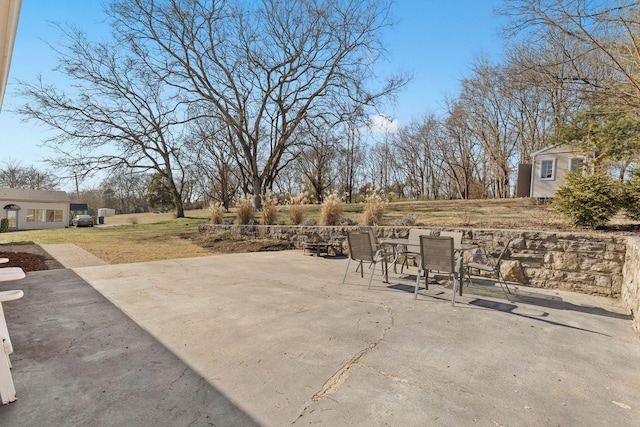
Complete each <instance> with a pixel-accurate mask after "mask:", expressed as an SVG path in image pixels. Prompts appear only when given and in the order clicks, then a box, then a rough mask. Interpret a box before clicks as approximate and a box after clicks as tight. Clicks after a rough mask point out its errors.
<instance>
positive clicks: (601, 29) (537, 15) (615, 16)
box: [500, 0, 640, 108]
mask: <svg viewBox="0 0 640 427" xmlns="http://www.w3.org/2000/svg"><path fill="white" fill-rule="evenodd" d="M500 13H502V14H503V15H505V16H508V17H510V18H511V20H510V22H509V25H508V26H507V27H506V28H505V31H506V34H507V35H508V36H516V35H523V36H524V37H526V38H527V40H528V42H530V43H536V40H542V38H541V37H540V36H541V35H544V41H545V44H546V46H547V49H549V48H550V49H553V50H555V51H557V52H562V53H563V57H562V58H560V57H558V58H557V59H559V60H560V62H553V63H547V64H546V65H547V66H551V67H555V68H557V66H558V64H560V63H561V64H562V65H563V66H564V68H565V71H566V73H564V74H563V75H562V76H561V77H562V79H563V80H564V82H565V84H569V85H571V86H572V88H573V89H574V90H576V91H580V92H582V93H586V94H589V96H591V97H593V96H604V97H605V98H607V99H609V100H610V101H609V102H613V103H616V104H619V105H626V106H632V107H634V108H638V107H640V77H639V76H640V74H638V69H639V68H640V45H639V42H640V39H639V38H638V34H640V2H638V1H629V2H606V1H605V2H594V1H589V0H505V4H504V7H503V8H501V9H500ZM550 34H553V35H555V37H553V38H550V37H548V35H550ZM537 46H539V47H542V46H541V45H539V44H538V45H537ZM566 46H570V47H571V48H570V49H567V48H566Z"/></svg>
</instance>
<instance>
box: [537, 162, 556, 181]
mask: <svg viewBox="0 0 640 427" xmlns="http://www.w3.org/2000/svg"><path fill="white" fill-rule="evenodd" d="M554 164H555V160H543V161H541V162H540V179H553V166H554Z"/></svg>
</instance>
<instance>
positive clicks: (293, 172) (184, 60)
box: [17, 0, 640, 216]
mask: <svg viewBox="0 0 640 427" xmlns="http://www.w3.org/2000/svg"><path fill="white" fill-rule="evenodd" d="M105 13H106V16H107V17H108V19H109V21H110V23H111V24H112V28H113V32H112V37H111V39H109V40H107V41H100V42H97V41H92V40H90V39H88V37H87V35H86V34H84V33H83V32H81V31H79V30H77V29H74V28H71V27H63V26H59V27H58V29H59V30H60V32H61V34H62V35H63V40H64V41H65V42H63V43H62V44H60V45H57V46H56V47H55V48H54V49H55V50H56V52H57V55H58V58H59V65H58V67H57V69H58V70H59V71H60V72H61V73H63V74H64V75H65V76H66V77H68V79H69V81H72V82H73V85H70V86H69V87H68V88H64V89H63V88H60V87H55V86H53V85H50V84H47V83H46V82H44V81H42V79H38V80H36V81H22V82H20V88H21V89H20V95H21V96H23V97H24V98H26V99H27V100H29V102H27V103H25V104H24V105H22V106H20V107H19V108H17V111H18V112H19V113H20V114H22V115H23V116H24V117H25V118H26V119H27V120H35V121H39V122H42V123H45V124H46V125H48V126H50V127H51V128H53V129H55V130H57V133H56V135H55V136H54V137H52V138H50V139H49V140H47V141H46V143H47V144H48V145H50V146H51V147H53V148H55V149H57V150H58V152H59V154H60V156H59V157H57V158H55V159H51V164H52V165H53V166H55V167H56V168H57V169H63V170H67V171H76V172H77V171H80V173H81V174H83V175H84V174H90V173H94V172H96V171H104V170H109V171H111V172H112V173H111V176H112V180H113V181H114V182H112V183H111V184H110V185H109V188H113V189H114V193H117V192H119V191H125V190H124V189H125V188H126V187H127V182H126V181H127V180H129V181H131V182H135V179H134V178H132V177H135V176H144V177H147V178H148V179H149V180H148V181H146V183H147V184H146V185H150V184H151V183H152V182H153V183H154V185H155V186H156V187H155V188H158V189H163V191H164V192H165V194H168V195H169V198H170V199H171V200H170V201H171V203H172V204H173V206H175V207H176V209H177V213H178V216H183V215H184V206H185V203H191V202H194V201H196V200H199V201H201V202H205V203H206V202H208V201H216V202H219V203H220V204H222V205H223V206H224V207H227V208H228V207H231V206H232V204H233V201H234V200H235V199H236V198H237V197H238V196H241V195H255V196H257V197H256V204H257V205H258V206H257V207H259V205H260V196H261V195H264V194H266V193H267V192H273V193H282V194H296V193H300V192H305V191H306V192H308V193H309V194H310V196H311V197H312V199H313V200H314V201H316V202H321V201H322V200H323V197H325V195H326V194H328V193H337V194H339V195H340V196H341V197H343V199H344V200H345V201H347V202H354V201H357V200H358V197H360V196H361V195H362V194H364V193H365V192H366V190H367V189H370V188H381V189H384V190H385V192H386V193H387V194H392V195H394V197H398V198H406V199H413V200H421V199H441V198H460V199H468V198H505V197H511V196H512V195H513V191H514V186H515V184H516V183H515V173H516V170H517V165H518V164H520V163H528V162H530V161H531V155H532V153H534V152H535V151H537V150H539V149H541V148H543V147H545V146H548V145H551V144H554V143H559V142H565V141H576V142H578V143H580V144H581V145H582V146H583V147H584V149H585V152H586V151H592V150H594V149H597V151H598V153H600V159H599V160H600V161H601V163H602V164H603V165H606V167H609V168H610V167H615V168H617V169H616V170H617V171H618V173H619V176H620V177H621V178H624V177H625V176H626V175H627V173H628V172H629V171H630V170H632V169H633V168H634V167H635V164H636V161H637V153H638V137H637V135H638V132H637V130H638V129H639V126H638V124H639V123H640V122H639V120H638V114H637V111H638V107H639V106H640V83H639V81H638V73H637V69H638V66H639V65H640V53H639V52H640V49H637V45H636V43H637V41H638V40H637V35H638V34H640V31H638V30H640V26H639V21H638V19H640V5H639V2H610V3H609V2H591V1H585V0H579V1H575V0H573V1H568V0H567V1H565V0H542V1H540V0H505V1H504V3H503V5H502V7H501V8H500V9H499V10H498V11H497V13H498V14H499V15H501V16H503V17H504V18H505V19H506V25H505V26H504V28H503V29H502V31H503V35H504V40H505V55H504V58H503V59H501V60H500V61H498V62H495V63H492V62H491V61H490V60H489V59H488V58H486V57H484V56H482V55H479V56H478V57H477V58H475V59H474V60H473V61H472V66H471V69H470V72H469V75H468V76H467V77H465V78H463V79H462V80H461V81H460V91H459V93H458V94H456V95H455V96H451V97H449V98H447V99H445V100H444V104H445V106H446V108H445V110H446V112H445V113H444V114H442V115H441V116H436V115H435V114H433V113H429V112H427V113H425V114H424V115H423V116H422V117H421V118H419V119H414V120H413V121H412V122H411V123H409V124H406V125H403V126H401V127H400V128H399V129H398V130H397V131H394V132H392V131H390V130H389V131H387V132H377V133H373V132H371V131H370V129H371V125H372V121H376V122H378V121H380V120H381V119H382V120H383V121H384V116H382V115H381V114H380V113H379V112H380V111H384V108H385V106H386V105H387V103H388V102H389V100H390V99H392V97H393V96H394V95H395V94H397V93H398V92H399V91H400V90H403V89H405V88H406V87H408V85H409V82H410V76H408V75H404V74H396V75H391V76H386V77H384V78H380V77H378V76H377V72H376V64H377V63H378V62H379V60H380V58H381V57H382V56H383V54H384V40H383V35H384V31H387V30H388V29H389V28H390V27H391V26H392V24H393V18H392V4H391V2H390V1H387V0H355V1H354V0H351V1H344V0H263V1H261V2H255V3H251V4H247V2H241V1H235V0H225V1H215V2H210V1H204V0H113V1H111V2H110V3H109V4H108V5H107V8H106V10H105ZM433 66H437V64H434V65H433ZM390 123H391V121H390ZM603 167H604V166H603ZM117 177H129V178H125V179H124V180H123V181H122V182H120V183H119V184H118V185H116V184H115V182H118V179H117ZM105 188H107V187H106V186H105ZM163 203H165V202H163ZM126 209H132V207H131V206H129V207H127V208H126Z"/></svg>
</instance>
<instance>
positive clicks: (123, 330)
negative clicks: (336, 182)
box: [0, 245, 640, 426]
mask: <svg viewBox="0 0 640 427" xmlns="http://www.w3.org/2000/svg"><path fill="white" fill-rule="evenodd" d="M43 247H44V248H45V250H47V251H48V252H49V253H50V254H51V255H52V256H54V257H55V258H56V259H58V260H59V261H60V262H61V263H62V265H64V266H65V267H66V268H65V269H59V270H49V271H44V272H34V273H28V274H27V278H26V279H23V280H22V281H20V282H14V283H11V282H4V283H0V290H7V289H16V288H17V289H23V290H24V292H25V296H24V298H23V299H21V300H19V301H15V302H11V303H7V304H5V313H6V317H7V322H8V324H9V330H10V332H11V336H12V340H13V344H14V349H15V352H14V354H13V355H12V358H11V360H12V362H13V379H14V382H15V386H16V390H17V393H18V400H17V401H16V402H13V403H11V404H9V405H5V406H2V407H0V425H3V426H4V425H6V426H33V425H51V426H62V425H64V426H70V425H96V426H107V425H114V426H115V425H119V426H120V425H170V426H183V425H184V426H187V425H225V426H228V425H252V424H258V425H264V426H283V425H312V424H315V425H318V424H319V425H341V426H344V425H353V426H356V425H358V426H360V425H390V426H418V425H420V426H424V425H446V426H449V425H470V424H475V425H482V426H484V425H492V426H494V425H506V426H531V425H581V426H599V425H616V426H635V425H637V422H638V419H640V404H639V403H638V402H640V370H638V369H637V367H638V366H640V340H639V338H638V335H637V334H636V333H635V331H634V330H633V328H632V326H631V322H630V321H629V317H628V315H627V311H626V310H625V309H624V308H623V307H622V306H621V304H620V303H619V301H615V300H610V299H604V298H599V297H590V296H586V295H581V294H575V293H566V292H558V291H549V290H540V289H530V288H525V287H518V288H517V290H515V293H516V294H517V297H516V298H515V299H514V301H513V302H509V301H507V300H506V299H504V295H503V294H502V292H501V291H500V289H499V288H496V287H493V286H488V285H476V286H475V287H474V288H472V289H465V295H464V296H462V297H458V298H457V299H456V302H457V303H456V306H455V307H453V308H452V307H451V305H450V302H449V301H450V295H451V292H450V290H449V289H445V288H443V287H441V286H430V289H429V290H428V291H424V290H422V291H421V293H420V295H419V296H418V299H417V300H413V279H414V277H415V276H411V274H412V273H413V274H415V269H411V270H410V272H409V276H407V277H404V276H399V275H395V274H391V276H390V279H391V283H390V284H388V285H387V284H383V283H382V282H381V281H380V276H379V272H378V274H377V276H376V277H375V278H374V282H373V285H372V289H370V290H368V289H367V287H366V282H367V281H366V279H361V278H360V274H359V273H356V272H355V271H354V269H355V265H353V268H352V269H351V271H350V273H349V275H348V277H347V283H346V284H344V285H342V284H341V283H340V282H341V280H342V275H343V273H344V269H345V267H346V264H347V260H346V258H317V257H311V256H303V255H302V254H301V251H285V252H269V253H249V254H234V255H224V256H212V257H203V258H191V259H179V260H170V261H158V262H148V263H139V264H121V265H106V264H104V263H103V262H101V261H100V260H98V259H95V257H93V258H92V257H91V256H90V255H89V254H87V253H86V252H84V251H82V250H80V249H79V248H76V247H72V246H69V245H45V246H43Z"/></svg>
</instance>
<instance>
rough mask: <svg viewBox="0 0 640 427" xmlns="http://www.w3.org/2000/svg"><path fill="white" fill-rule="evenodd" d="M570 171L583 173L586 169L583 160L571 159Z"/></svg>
mask: <svg viewBox="0 0 640 427" xmlns="http://www.w3.org/2000/svg"><path fill="white" fill-rule="evenodd" d="M569 169H570V170H571V172H582V171H583V169H584V160H583V159H571V161H570V163H569Z"/></svg>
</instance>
